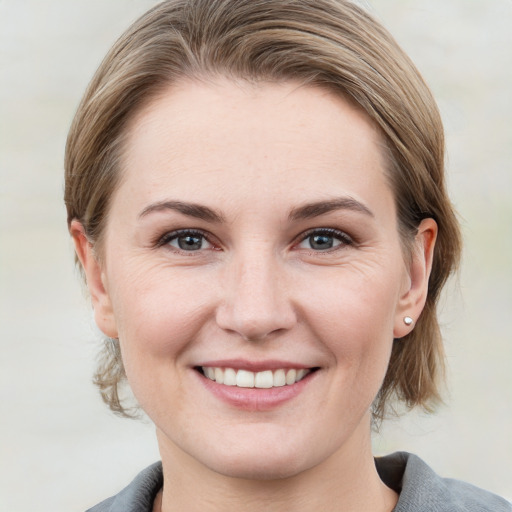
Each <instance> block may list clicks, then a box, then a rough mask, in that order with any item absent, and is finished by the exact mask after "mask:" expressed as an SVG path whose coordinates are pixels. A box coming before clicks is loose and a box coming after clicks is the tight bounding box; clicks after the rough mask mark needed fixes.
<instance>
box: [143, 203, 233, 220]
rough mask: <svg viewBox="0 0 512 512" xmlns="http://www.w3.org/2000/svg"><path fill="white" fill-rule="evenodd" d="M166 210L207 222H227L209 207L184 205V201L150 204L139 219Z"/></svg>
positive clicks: (192, 204)
mask: <svg viewBox="0 0 512 512" xmlns="http://www.w3.org/2000/svg"><path fill="white" fill-rule="evenodd" d="M165 210H173V211H176V212H179V213H182V214H183V215H187V216H188V217H194V218H196V219H201V220H205V221H207V222H215V223H222V222H225V221H224V217H223V216H222V214H221V213H219V212H216V211H215V210H212V209H211V208H208V207H207V206H203V205H200V204H195V203H184V202H183V201H160V202H158V203H153V204H150V205H149V206H146V208H144V210H142V212H140V214H139V219H140V218H142V217H145V216H146V215H149V214H150V213H153V212H161V211H165Z"/></svg>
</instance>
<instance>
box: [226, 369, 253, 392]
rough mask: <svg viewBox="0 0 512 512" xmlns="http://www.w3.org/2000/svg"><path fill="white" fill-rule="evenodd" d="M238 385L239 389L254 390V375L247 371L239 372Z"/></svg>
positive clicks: (237, 375)
mask: <svg viewBox="0 0 512 512" xmlns="http://www.w3.org/2000/svg"><path fill="white" fill-rule="evenodd" d="M230 369H231V368H230ZM217 382H218V381H217ZM236 385H237V386H238V387H239V388H253V387H254V373H253V372H246V371H245V370H238V372H237V374H236Z"/></svg>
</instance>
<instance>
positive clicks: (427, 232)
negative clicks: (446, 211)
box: [393, 218, 437, 338]
mask: <svg viewBox="0 0 512 512" xmlns="http://www.w3.org/2000/svg"><path fill="white" fill-rule="evenodd" d="M436 238H437V223H436V221H435V220H434V219H430V218H429V219H423V220H422V221H421V223H420V225H419V227H418V232H417V234H416V236H415V238H414V245H413V248H412V254H411V258H410V261H409V263H408V265H409V269H408V270H409V279H408V280H407V283H406V285H405V286H404V291H403V293H402V295H401V296H400V299H399V302H398V306H397V309H396V313H395V323H394V330H393V336H394V337H395V338H402V337H404V336H405V335H407V334H409V332H411V331H412V330H413V329H414V324H415V322H416V321H417V320H418V318H419V316H420V315H421V312H422V311H423V308H424V306H425V302H426V300H427V293H428V280H429V277H430V271H431V270H432V260H433V257H434V246H435V244H436ZM405 317H410V318H411V319H412V320H413V321H412V323H411V324H410V325H407V324H406V323H405V322H404V318H405Z"/></svg>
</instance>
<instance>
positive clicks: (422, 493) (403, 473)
mask: <svg viewBox="0 0 512 512" xmlns="http://www.w3.org/2000/svg"><path fill="white" fill-rule="evenodd" d="M375 464H376V466H377V471H378V472H379V475H380V477H381V478H382V480H383V481H384V483H386V485H388V486H389V487H391V488H393V489H395V490H396V491H397V492H399V494H400V497H399V500H398V503H397V505H396V507H395V509H394V511H393V512H423V511H424V512H427V511H428V512H491V511H492V512H512V504H510V503H509V502H507V501H506V500H504V499H503V498H500V497H499V496H496V495H495V494H492V493H490V492H487V491H484V490H483V489H479V488H478V487H475V486H473V485H471V484H468V483H465V482H461V481H459V480H453V479H450V478H441V477H440V476H438V475H437V474H436V473H435V472H434V471H433V470H432V469H431V468H430V467H429V466H428V465H427V464H426V463H425V462H423V461H422V460H421V459H420V458H419V457H416V456H415V455H412V454H410V453H405V452H397V453H394V454H392V455H388V456H387V457H379V458H377V459H376V460H375Z"/></svg>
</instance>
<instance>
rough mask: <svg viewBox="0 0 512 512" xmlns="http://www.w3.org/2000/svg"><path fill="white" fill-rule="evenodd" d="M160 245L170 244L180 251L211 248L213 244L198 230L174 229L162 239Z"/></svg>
mask: <svg viewBox="0 0 512 512" xmlns="http://www.w3.org/2000/svg"><path fill="white" fill-rule="evenodd" d="M160 245H170V246H171V247H174V248H175V249H179V250H180V251H187V252H194V251H200V250H203V249H210V248H211V247H212V244H211V243H210V242H208V240H207V239H206V237H205V236H204V235H203V234H202V233H201V232H198V231H190V230H183V231H174V232H173V233H168V234H167V235H165V236H164V237H163V238H162V239H161V240H160Z"/></svg>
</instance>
